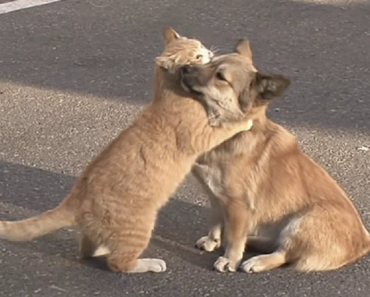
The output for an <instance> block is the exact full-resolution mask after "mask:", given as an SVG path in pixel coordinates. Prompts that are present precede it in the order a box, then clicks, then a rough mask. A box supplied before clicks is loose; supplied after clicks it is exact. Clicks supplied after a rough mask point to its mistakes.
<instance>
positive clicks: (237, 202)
mask: <svg viewBox="0 0 370 297" xmlns="http://www.w3.org/2000/svg"><path fill="white" fill-rule="evenodd" d="M236 51H237V53H235V54H230V55H225V56H220V57H217V58H214V59H213V61H212V62H211V63H209V64H207V65H199V66H194V67H191V69H189V70H188V71H187V73H186V75H184V77H183V83H184V84H185V85H186V86H187V88H188V89H190V90H193V91H194V92H196V93H197V94H200V95H201V97H202V98H203V99H204V98H207V101H210V100H211V99H212V98H216V99H217V100H218V101H222V102H225V101H226V100H227V99H230V100H238V101H239V103H240V107H241V109H242V111H243V112H244V113H245V115H246V116H248V118H251V119H253V128H252V130H251V131H250V132H248V133H241V134H238V135H237V136H235V137H233V138H232V139H230V140H228V141H227V142H225V143H223V144H222V145H220V146H218V147H217V148H216V149H214V150H212V151H211V152H208V153H207V154H205V155H204V156H202V157H201V158H200V159H198V161H197V163H198V164H197V165H196V166H194V170H193V171H194V173H195V175H196V176H197V177H198V178H199V179H200V180H201V181H202V183H203V184H204V185H205V186H206V188H207V189H208V192H209V193H210V202H211V206H212V220H211V228H210V231H209V234H208V236H205V237H202V238H201V239H199V240H198V242H197V243H196V245H197V246H198V247H199V248H201V249H204V250H206V251H213V250H215V249H216V248H218V247H220V245H221V236H222V230H223V229H224V231H225V237H226V241H227V247H226V251H225V254H224V256H223V257H220V258H219V259H218V260H217V261H216V263H215V264H214V266H215V268H216V269H217V270H219V271H235V270H236V269H237V268H238V266H239V264H240V263H241V261H242V258H243V252H244V249H245V244H246V242H247V243H248V245H251V246H254V248H257V249H259V250H260V251H261V252H263V253H265V255H260V256H256V257H253V258H251V259H249V260H247V261H245V262H244V263H243V264H242V265H241V269H242V270H244V271H245V272H261V271H265V270H268V269H272V268H275V267H278V266H281V265H283V264H285V263H292V264H294V266H295V267H296V269H298V270H303V271H319V270H331V269H336V268H338V267H341V266H342V265H345V264H347V263H349V262H352V261H354V260H356V259H358V258H359V257H361V256H363V255H364V254H366V253H367V252H368V251H369V250H370V237H369V233H368V232H367V231H366V229H365V227H364V225H363V223H362V221H361V219H360V217H359V215H358V213H357V211H356V209H355V208H354V206H353V204H352V203H351V201H350V200H349V199H348V197H347V196H346V194H345V192H344V191H343V190H342V189H341V188H340V187H339V186H338V184H337V183H336V182H335V181H334V180H333V179H332V178H331V177H330V175H329V174H328V173H327V172H326V171H325V170H324V169H322V168H321V167H320V166H319V165H317V164H316V163H315V162H314V161H312V160H311V159H310V158H309V157H308V156H307V155H305V154H304V153H303V152H302V151H301V150H300V149H299V147H298V144H297V141H296V139H295V137H294V136H293V135H292V134H290V133H289V132H288V131H287V130H285V129H284V128H283V127H281V126H279V125H277V124H275V123H273V122H272V121H270V120H269V119H267V118H266V107H267V105H268V103H269V102H270V101H271V100H272V99H274V98H275V97H278V96H279V95H281V94H282V93H283V91H284V90H285V89H286V88H287V87H288V85H289V81H288V80H287V79H285V78H284V77H282V76H276V75H275V76H274V75H264V74H261V73H259V72H258V71H257V70H256V68H255V67H254V66H253V61H252V53H251V50H250V48H249V44H248V42H247V41H242V42H240V44H239V45H238V47H237V50H236ZM225 96H226V97H225ZM222 98H223V100H222ZM247 235H248V237H247Z"/></svg>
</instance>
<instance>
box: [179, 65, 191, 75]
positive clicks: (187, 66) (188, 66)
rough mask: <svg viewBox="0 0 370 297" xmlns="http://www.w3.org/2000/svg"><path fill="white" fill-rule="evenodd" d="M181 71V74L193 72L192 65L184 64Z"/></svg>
mask: <svg viewBox="0 0 370 297" xmlns="http://www.w3.org/2000/svg"><path fill="white" fill-rule="evenodd" d="M181 72H182V74H190V73H192V72H193V67H191V66H190V65H184V66H182V68H181Z"/></svg>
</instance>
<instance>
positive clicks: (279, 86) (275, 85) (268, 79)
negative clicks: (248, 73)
mask: <svg viewBox="0 0 370 297" xmlns="http://www.w3.org/2000/svg"><path fill="white" fill-rule="evenodd" d="M289 85H290V80H289V79H288V78H286V77H284V76H282V75H266V74H262V73H259V72H257V73H256V78H255V86H256V90H257V93H258V94H259V99H262V100H272V99H274V98H276V97H279V96H281V95H282V94H283V93H284V91H285V90H286V89H287V88H288V87H289Z"/></svg>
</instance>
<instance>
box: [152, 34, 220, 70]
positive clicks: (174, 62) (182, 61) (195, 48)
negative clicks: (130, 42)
mask: <svg viewBox="0 0 370 297" xmlns="http://www.w3.org/2000/svg"><path fill="white" fill-rule="evenodd" d="M163 35H164V42H165V48H164V51H163V53H162V54H161V56H159V57H157V58H156V59H155V61H156V64H157V65H158V66H160V67H162V68H164V69H167V70H170V71H171V72H172V71H174V68H175V66H180V65H193V64H206V63H208V62H210V61H211V59H212V57H213V53H212V52H211V51H210V50H208V49H207V48H206V47H205V46H204V45H203V44H202V43H201V42H200V41H199V40H197V39H193V38H187V37H184V36H180V34H178V33H177V32H176V31H175V30H174V29H172V28H165V29H164V31H163Z"/></svg>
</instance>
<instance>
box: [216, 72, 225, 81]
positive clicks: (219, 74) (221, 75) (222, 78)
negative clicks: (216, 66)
mask: <svg viewBox="0 0 370 297" xmlns="http://www.w3.org/2000/svg"><path fill="white" fill-rule="evenodd" d="M216 78H217V79H218V80H223V81H227V80H226V78H225V76H224V74H223V73H222V72H220V71H219V72H217V73H216Z"/></svg>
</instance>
